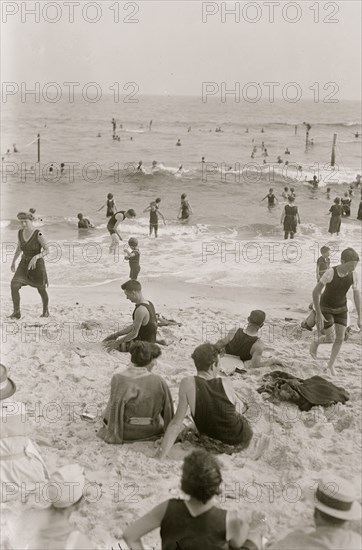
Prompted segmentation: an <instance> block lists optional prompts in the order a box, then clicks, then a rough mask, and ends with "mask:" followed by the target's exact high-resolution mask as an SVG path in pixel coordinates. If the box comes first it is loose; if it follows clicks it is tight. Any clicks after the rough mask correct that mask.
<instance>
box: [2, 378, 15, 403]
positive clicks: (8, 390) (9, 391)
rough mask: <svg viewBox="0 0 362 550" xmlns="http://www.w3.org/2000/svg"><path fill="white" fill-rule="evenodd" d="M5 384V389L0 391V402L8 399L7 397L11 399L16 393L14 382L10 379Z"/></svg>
mask: <svg viewBox="0 0 362 550" xmlns="http://www.w3.org/2000/svg"><path fill="white" fill-rule="evenodd" d="M7 382H8V383H7V385H6V386H5V388H3V389H0V400H3V399H8V397H11V396H12V395H14V393H15V392H16V385H15V382H13V381H12V380H11V378H8V380H7Z"/></svg>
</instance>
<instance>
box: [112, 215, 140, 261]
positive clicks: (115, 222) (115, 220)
mask: <svg viewBox="0 0 362 550" xmlns="http://www.w3.org/2000/svg"><path fill="white" fill-rule="evenodd" d="M135 217H136V212H135V211H134V210H133V209H132V208H130V209H129V210H127V212H126V211H125V210H119V212H116V213H115V214H113V216H112V217H111V218H110V219H109V222H108V224H107V229H108V231H109V234H110V236H111V245H110V247H109V253H110V254H112V252H115V251H116V248H117V245H118V243H119V241H123V239H122V237H121V234H120V232H119V231H118V226H119V224H120V223H121V222H123V221H124V220H125V219H126V218H130V219H133V218H135Z"/></svg>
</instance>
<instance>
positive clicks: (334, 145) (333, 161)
mask: <svg viewBox="0 0 362 550" xmlns="http://www.w3.org/2000/svg"><path fill="white" fill-rule="evenodd" d="M336 142H337V134H333V145H332V157H331V166H334V165H335V162H336Z"/></svg>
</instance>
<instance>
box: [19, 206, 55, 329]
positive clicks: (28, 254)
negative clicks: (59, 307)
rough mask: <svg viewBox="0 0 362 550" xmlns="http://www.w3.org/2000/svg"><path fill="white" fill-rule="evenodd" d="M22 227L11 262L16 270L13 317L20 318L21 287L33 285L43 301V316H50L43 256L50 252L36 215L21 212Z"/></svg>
mask: <svg viewBox="0 0 362 550" xmlns="http://www.w3.org/2000/svg"><path fill="white" fill-rule="evenodd" d="M17 218H18V220H19V221H20V223H21V227H22V229H20V230H19V233H18V246H17V249H16V251H15V255H14V259H13V261H12V264H11V271H12V272H15V275H14V277H13V278H12V281H11V298H12V300H13V304H14V311H13V313H12V315H11V316H10V318H11V319H20V317H21V313H20V292H19V291H20V289H21V287H22V286H32V287H34V288H37V289H38V292H39V294H40V296H41V299H42V302H43V314H42V315H41V317H49V312H48V302H49V298H48V293H47V291H46V287H47V286H48V277H47V272H46V269H45V264H44V259H43V257H44V256H45V255H46V254H47V252H48V247H47V244H46V242H45V239H44V237H43V235H42V233H40V231H39V230H38V229H34V226H33V220H34V216H33V214H32V213H31V212H20V213H19V214H18V215H17ZM21 253H22V254H23V255H22V257H21V260H20V263H19V265H18V268H17V269H16V271H15V263H16V260H17V259H18V257H19V256H20V254H21Z"/></svg>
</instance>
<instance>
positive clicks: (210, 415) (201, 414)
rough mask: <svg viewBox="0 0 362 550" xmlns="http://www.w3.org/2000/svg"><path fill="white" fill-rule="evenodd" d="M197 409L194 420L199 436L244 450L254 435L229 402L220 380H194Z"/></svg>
mask: <svg viewBox="0 0 362 550" xmlns="http://www.w3.org/2000/svg"><path fill="white" fill-rule="evenodd" d="M194 378H195V387H196V406H195V414H194V415H193V419H194V422H195V425H196V427H197V429H198V431H199V432H200V434H205V435H207V436H208V437H211V438H213V439H217V440H219V441H221V442H222V443H227V444H228V445H240V444H242V445H243V448H247V447H248V446H249V443H250V441H251V438H252V436H253V431H252V429H251V427H250V425H249V422H248V421H247V419H246V418H244V417H243V416H241V414H238V413H237V412H236V408H235V405H234V404H233V403H231V401H229V398H228V397H227V395H226V393H225V390H224V386H223V383H222V379H221V378H213V379H211V380H205V379H204V378H201V377H200V376H195V377H194Z"/></svg>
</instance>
